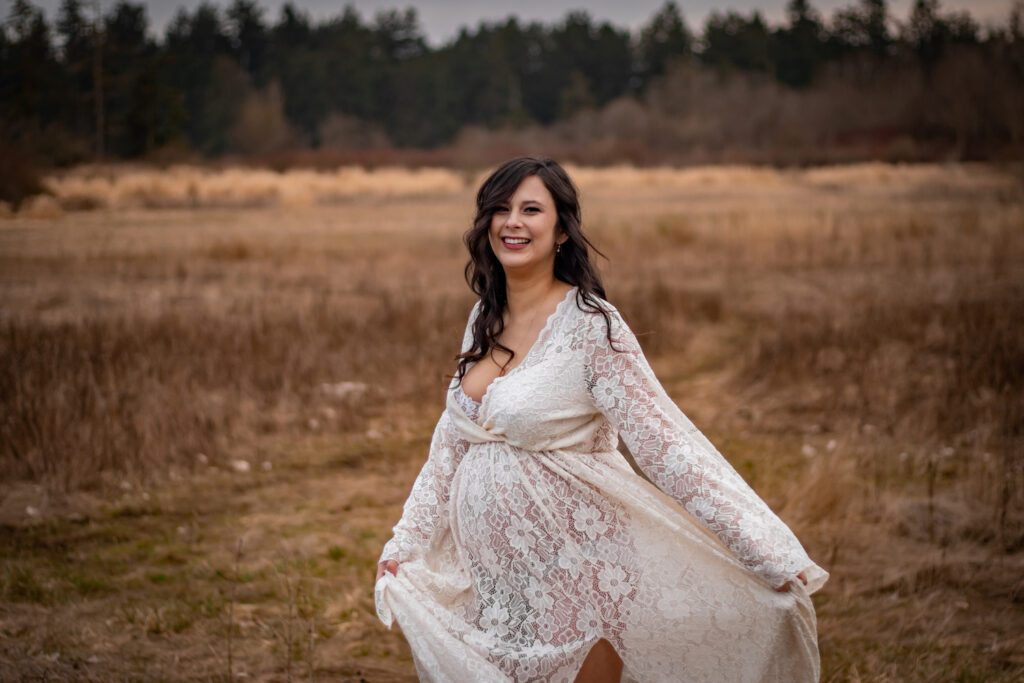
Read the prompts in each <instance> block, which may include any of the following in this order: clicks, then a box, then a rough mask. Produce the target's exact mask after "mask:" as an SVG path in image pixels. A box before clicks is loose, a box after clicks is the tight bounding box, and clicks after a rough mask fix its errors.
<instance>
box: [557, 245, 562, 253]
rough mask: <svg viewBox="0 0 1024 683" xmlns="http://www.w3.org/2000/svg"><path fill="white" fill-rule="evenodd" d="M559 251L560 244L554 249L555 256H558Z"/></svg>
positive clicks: (560, 249)
mask: <svg viewBox="0 0 1024 683" xmlns="http://www.w3.org/2000/svg"><path fill="white" fill-rule="evenodd" d="M560 251H562V245H561V244H559V245H558V246H557V247H555V254H558V253H559V252H560Z"/></svg>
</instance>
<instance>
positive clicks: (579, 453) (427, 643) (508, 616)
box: [374, 287, 828, 683]
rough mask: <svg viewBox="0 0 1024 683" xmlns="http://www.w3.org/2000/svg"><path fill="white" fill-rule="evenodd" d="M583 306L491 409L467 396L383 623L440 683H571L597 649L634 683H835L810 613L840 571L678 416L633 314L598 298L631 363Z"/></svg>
mask: <svg viewBox="0 0 1024 683" xmlns="http://www.w3.org/2000/svg"><path fill="white" fill-rule="evenodd" d="M577 293H578V289H577V288H576V287H573V288H572V289H571V290H569V292H567V294H566V297H565V298H564V299H563V300H562V301H561V302H560V303H559V305H558V307H557V308H556V309H555V311H554V312H553V313H552V314H551V316H550V317H549V318H548V320H547V322H546V324H545V326H544V328H543V329H542V330H541V333H540V335H539V336H538V338H537V341H536V342H535V343H534V345H533V347H532V348H531V349H530V350H529V351H528V352H527V355H526V357H525V358H523V360H522V361H521V362H520V363H519V364H518V365H516V366H515V367H513V368H512V369H511V370H510V371H509V372H508V373H507V374H506V375H503V376H500V377H498V378H496V379H495V380H494V381H493V382H492V383H491V385H490V386H489V387H488V388H487V391H486V392H485V394H484V396H483V397H482V400H481V402H480V403H479V404H476V402H474V401H473V400H472V399H471V398H470V397H468V396H466V395H465V393H464V392H462V391H460V390H459V388H458V386H457V384H456V382H455V380H453V381H452V383H451V385H450V386H449V391H448V394H447V398H448V400H447V402H446V406H445V409H444V411H443V413H442V414H441V417H440V419H439V420H438V423H437V426H436V428H435V430H434V434H433V437H432V439H431V444H430V449H429V452H428V455H427V461H426V463H425V464H424V466H423V468H422V469H421V471H420V473H419V475H418V476H417V478H416V481H415V482H414V484H413V486H412V490H411V492H410V494H409V497H408V499H407V500H406V502H405V505H404V507H403V512H402V516H401V519H400V520H399V521H398V523H397V524H396V525H395V526H394V528H393V537H392V538H391V539H390V540H389V541H388V542H387V543H386V544H385V546H384V549H383V552H382V554H381V557H380V560H381V561H383V560H387V559H396V560H399V562H400V567H399V570H398V574H397V576H396V575H392V574H390V573H389V572H385V574H384V575H383V576H382V577H381V578H380V579H379V580H378V581H377V584H376V587H375V591H374V597H375V604H376V609H377V614H378V617H379V618H380V619H381V621H382V622H383V623H384V624H385V625H387V626H388V627H389V628H390V627H391V625H392V623H393V621H397V622H398V623H399V625H400V626H401V628H402V632H403V635H404V636H405V638H406V640H407V641H408V642H409V645H410V648H411V650H412V653H413V659H414V663H415V666H416V669H417V672H418V674H419V677H420V680H421V681H452V682H456V681H516V682H518V681H566V682H571V681H572V680H573V679H574V678H575V675H576V673H577V672H578V670H579V668H580V666H581V664H582V662H583V659H584V658H585V657H586V655H587V653H588V652H589V650H590V647H591V646H593V644H594V643H595V642H596V640H597V639H598V638H606V639H608V640H609V641H610V642H611V643H612V645H613V646H614V647H615V649H616V651H617V652H618V654H619V656H620V657H622V659H623V662H624V671H623V681H626V682H627V683H628V682H630V681H645V682H646V681H679V680H686V681H715V682H716V683H717V682H720V681H778V682H780V683H781V682H782V681H786V682H793V681H817V680H818V677H819V655H818V645H817V632H816V619H815V613H814V607H813V604H812V603H811V600H810V595H811V594H812V593H814V592H815V591H817V590H819V589H820V588H821V587H822V585H824V583H825V582H826V581H827V579H828V572H826V571H825V570H824V569H822V568H821V567H819V566H818V565H817V564H816V563H814V562H813V561H812V560H811V559H810V558H809V557H808V555H807V553H806V551H805V550H804V548H803V547H802V545H801V544H800V542H799V541H798V540H797V538H796V537H795V535H794V534H793V533H792V531H791V530H790V529H789V527H788V526H787V525H786V524H785V523H784V522H783V521H782V520H781V519H780V518H779V517H778V516H777V515H776V514H775V513H774V512H772V510H771V509H770V508H769V506H768V505H767V504H766V503H765V502H764V501H763V500H762V499H761V498H760V497H759V496H758V495H757V494H756V493H755V492H754V490H753V489H752V488H751V487H750V486H749V485H748V484H747V483H746V482H745V481H744V480H743V479H742V477H741V476H740V475H739V474H738V473H737V472H736V470H735V469H734V468H733V467H732V466H731V465H730V464H729V462H728V461H727V460H726V459H725V458H724V457H723V456H722V455H721V454H720V453H719V452H718V451H717V450H716V449H715V447H714V446H713V445H712V444H711V443H710V441H708V439H707V438H706V437H704V435H703V434H702V433H701V432H700V431H699V430H698V429H697V428H696V427H695V426H694V425H693V423H692V422H690V420H689V419H688V418H687V417H686V416H685V415H684V414H683V412H682V411H681V410H680V409H679V408H678V406H676V404H675V403H674V402H673V401H672V400H671V398H670V397H669V396H668V395H667V393H666V392H665V390H664V389H663V388H662V386H661V384H660V383H659V382H658V380H657V378H656V377H655V375H654V373H653V371H652V370H651V368H650V366H649V365H648V363H647V361H646V359H645V357H644V355H643V352H642V350H641V348H640V345H639V342H638V341H637V339H636V337H635V336H634V334H633V332H632V331H631V330H630V329H629V327H628V326H627V325H626V323H625V321H624V320H623V318H622V316H621V315H620V314H619V312H618V310H616V309H615V307H614V306H612V305H611V304H610V303H608V302H607V301H605V300H603V299H599V298H597V299H596V301H597V302H598V303H599V304H600V305H601V306H602V307H603V308H604V309H605V310H606V312H607V313H608V315H609V318H610V320H611V324H612V326H611V336H612V338H613V340H614V349H613V348H612V346H611V345H610V344H609V342H608V338H607V326H606V324H605V319H604V317H603V316H602V315H601V314H600V313H598V312H593V311H590V310H581V309H580V307H579V306H578V305H577V298H578V297H577V296H576V295H577ZM478 311H479V302H478V303H477V304H476V305H474V307H473V310H472V311H471V313H470V316H469V321H468V322H467V325H466V330H465V333H464V335H463V344H462V349H463V350H464V351H465V350H467V349H468V348H469V346H470V345H471V342H472V337H471V329H472V322H473V319H474V318H475V316H476V315H477V313H478ZM617 435H621V436H622V438H623V440H624V441H625V443H626V445H627V446H628V447H629V450H630V452H631V453H632V454H633V456H634V459H635V460H636V462H637V464H638V465H639V467H640V468H641V469H642V470H643V471H644V473H645V474H646V475H647V476H648V477H650V479H651V480H652V481H653V482H654V483H655V484H656V485H657V488H655V487H654V486H651V484H650V483H648V482H647V481H644V480H643V478H641V477H638V476H637V475H636V474H635V473H634V472H633V471H632V469H631V468H630V466H629V464H628V463H627V462H626V460H625V459H624V458H623V457H622V456H621V455H620V454H619V453H618V451H617V450H616V445H617ZM800 571H803V572H804V573H805V575H806V577H807V579H808V584H807V586H804V585H803V584H802V583H801V582H800V580H799V579H797V578H796V575H797V574H798V573H799V572H800ZM786 581H791V582H792V589H791V590H790V591H788V592H777V591H775V590H773V587H776V586H780V585H781V584H783V583H785V582H786Z"/></svg>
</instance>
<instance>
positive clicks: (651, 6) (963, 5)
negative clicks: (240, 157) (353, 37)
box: [0, 0, 1012, 47]
mask: <svg viewBox="0 0 1024 683" xmlns="http://www.w3.org/2000/svg"><path fill="white" fill-rule="evenodd" d="M134 1H135V2H138V1H139V0H134ZM200 2H201V0H143V3H142V4H144V5H146V7H147V8H148V12H149V20H150V26H151V30H153V31H155V32H156V33H157V34H158V35H163V31H164V28H165V27H166V26H167V23H168V21H169V20H170V19H171V18H172V17H173V16H174V15H175V14H176V13H177V11H178V8H179V7H187V8H189V9H190V10H191V9H192V8H194V7H196V6H197V5H199V4H200ZM11 3H12V0H0V6H2V7H3V8H4V11H3V15H4V16H5V17H6V16H7V13H8V12H9V11H10V6H11ZM32 4H34V5H35V6H37V7H42V8H43V9H44V10H45V11H46V14H47V17H48V18H51V19H52V18H53V16H55V14H56V12H57V8H58V7H60V0H32ZM100 4H101V6H102V7H103V8H104V9H108V8H110V7H112V6H113V5H115V4H116V0H100ZM212 4H215V5H218V6H220V7H226V6H227V5H229V4H230V2H229V0H220V1H217V2H213V3H212ZM259 4H260V5H262V6H263V7H264V8H265V9H266V10H267V18H268V19H270V20H271V21H273V20H276V19H277V17H278V15H279V13H280V8H281V6H282V5H284V4H285V0H261V1H260V2H259ZM294 4H295V5H296V6H297V7H299V8H300V9H302V10H304V11H305V12H307V13H308V14H309V16H310V17H311V18H312V19H314V20H320V19H325V18H328V17H332V16H337V15H339V14H341V12H342V10H343V8H344V7H345V5H346V4H351V5H353V6H354V7H355V8H356V9H357V10H358V11H359V14H360V15H361V16H362V17H363V20H364V21H369V20H371V19H372V18H373V16H374V15H375V14H376V12H377V11H378V10H380V9H393V8H399V9H402V8H405V7H409V6H412V7H415V8H416V11H417V14H418V15H419V20H420V26H421V27H422V28H423V30H424V32H425V33H426V35H427V41H428V42H429V43H430V44H431V45H432V46H434V47H437V46H438V45H440V44H442V43H445V42H447V41H448V40H450V39H451V38H453V37H454V36H455V35H456V34H457V33H458V30H459V27H460V26H464V25H468V26H469V27H470V28H473V27H475V26H476V25H477V24H478V23H479V22H480V21H481V20H487V21H493V20H497V19H503V18H505V17H507V16H508V15H510V14H515V15H516V16H518V17H519V18H520V19H521V20H523V21H532V20H538V21H542V22H544V23H551V22H552V21H555V20H557V19H560V18H561V17H563V16H565V14H566V12H568V11H570V10H573V9H584V10H587V11H588V12H589V13H590V15H591V16H592V17H594V18H595V19H597V20H599V21H609V22H611V23H613V24H615V25H617V26H620V27H623V28H629V29H630V30H634V29H636V28H637V27H639V26H640V25H642V24H644V23H646V22H647V21H648V19H650V17H651V15H652V14H654V12H656V11H657V10H658V8H659V7H661V6H662V5H663V4H664V0H629V1H628V2H623V0H590V1H589V2H572V1H571V0H519V1H518V2H512V3H510V2H494V1H493V0H416V1H415V2H401V1H394V0H392V1H389V0H347V2H346V0H295V2H294ZM786 4H787V1H786V0H761V1H758V0H725V1H724V2H721V1H718V2H716V0H677V1H676V5H677V6H679V7H680V8H681V10H682V13H683V17H684V18H685V19H686V21H687V24H688V25H689V26H690V28H691V29H697V28H699V27H700V26H702V25H703V23H704V19H705V17H706V16H707V15H708V14H709V13H710V11H711V10H712V9H714V8H715V7H718V8H720V9H723V10H724V9H735V10H738V11H740V12H742V13H744V14H748V13H749V12H750V11H752V10H754V9H760V10H761V13H762V15H763V16H764V17H765V18H766V19H767V20H768V22H769V23H770V24H774V23H778V22H781V21H782V19H783V17H784V16H785V7H786ZM854 4H856V0H812V1H811V5H812V6H813V7H815V8H816V9H817V10H818V11H819V12H821V13H822V14H823V15H825V17H826V19H827V18H829V17H831V16H832V13H833V11H834V10H835V9H836V8H837V7H846V6H851V5H854ZM911 5H912V0H891V2H890V3H889V6H890V7H891V8H892V9H891V12H892V14H893V15H894V16H895V17H896V18H897V19H900V20H903V19H905V18H906V17H907V14H908V13H909V8H910V6H911ZM1011 5H1012V0H944V1H943V2H941V5H940V6H941V7H942V8H943V10H945V11H949V10H954V9H956V10H960V9H966V10H969V11H970V13H971V15H972V16H974V18H975V19H977V20H978V21H979V22H980V23H981V24H982V26H985V25H986V24H988V23H997V24H1002V25H1005V24H1006V22H1007V17H1009V14H1010V7H1011Z"/></svg>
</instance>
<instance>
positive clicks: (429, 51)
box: [0, 0, 1024, 165]
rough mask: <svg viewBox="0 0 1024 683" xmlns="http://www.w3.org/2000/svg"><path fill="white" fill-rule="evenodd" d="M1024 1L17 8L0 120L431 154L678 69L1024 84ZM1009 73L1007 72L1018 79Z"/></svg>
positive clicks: (147, 149) (186, 139)
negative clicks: (476, 132)
mask: <svg viewBox="0 0 1024 683" xmlns="http://www.w3.org/2000/svg"><path fill="white" fill-rule="evenodd" d="M1022 8H1024V3H1022V2H1020V0H1018V1H1017V2H1016V3H1015V4H1014V5H1013V9H1012V11H1011V12H1010V14H1009V16H1008V17H1007V22H1006V24H1005V25H1003V26H990V27H988V28H985V29H983V28H982V27H981V26H980V24H979V23H978V22H977V21H976V20H975V19H974V18H973V17H972V16H971V15H970V14H969V13H968V12H966V11H945V10H944V9H943V8H942V7H941V6H940V4H939V0H915V2H914V3H913V6H912V9H911V11H910V13H909V15H908V16H907V17H906V18H905V19H902V20H901V19H898V18H896V17H894V16H893V15H892V13H891V11H890V7H889V4H888V3H887V2H886V0H859V1H858V2H855V3H854V4H851V5H849V6H847V7H843V8H840V9H838V10H836V11H835V12H834V13H833V15H832V16H831V17H830V18H828V19H826V18H825V17H824V16H823V15H822V14H821V13H820V12H819V11H817V10H816V9H815V8H814V7H813V6H812V4H811V3H810V2H809V1H808V0H791V1H790V2H789V3H788V5H787V7H786V16H785V20H784V21H783V22H781V23H780V24H779V25H774V26H773V25H769V24H768V22H767V21H766V20H765V18H764V17H763V16H762V14H761V13H760V12H759V11H754V12H752V13H750V14H742V13H740V12H736V11H732V10H728V11H718V10H716V11H714V12H712V13H711V14H710V15H709V16H708V17H707V19H706V21H705V22H704V25H703V26H702V27H701V28H700V30H694V29H692V28H691V27H690V26H689V25H688V23H687V21H686V19H685V17H684V16H683V13H682V11H681V10H680V8H679V7H678V5H677V4H676V3H675V2H666V3H664V5H662V7H661V8H660V9H659V10H658V11H657V12H655V13H654V14H653V15H652V16H651V18H650V19H649V20H648V21H647V22H646V24H644V25H643V26H642V27H640V29H639V30H637V31H636V32H630V31H628V30H625V29H622V28H620V27H617V26H614V25H612V24H610V23H608V22H598V21H596V20H595V19H593V18H592V17H591V16H590V15H589V14H588V13H587V12H585V11H579V10H578V11H571V12H568V13H567V14H566V15H565V16H564V17H563V18H562V19H561V20H559V21H557V22H554V23H552V24H550V25H546V24H544V23H540V22H528V23H524V22H522V21H520V20H518V19H516V18H514V17H509V18H508V19H505V20H501V21H493V22H487V21H484V22H480V23H479V24H478V25H477V26H476V27H475V28H466V27H463V28H462V29H461V30H460V31H459V33H458V35H457V36H455V37H454V38H453V39H451V40H450V41H448V42H447V43H446V44H444V45H442V46H440V47H437V48H431V47H430V46H429V45H428V44H427V42H426V40H425V36H424V33H423V30H422V28H421V26H420V24H419V19H418V16H417V13H416V10H415V9H413V8H407V9H404V10H399V9H391V10H385V11H380V12H378V13H377V14H376V15H375V16H374V17H373V18H372V19H364V18H363V17H361V16H360V15H359V13H358V12H357V11H356V10H355V8H353V7H352V6H351V5H346V6H345V8H344V9H343V11H342V12H341V13H340V14H339V15H338V16H335V17H333V18H329V19H326V20H321V21H313V20H311V19H310V18H309V16H308V15H307V14H305V13H304V12H302V11H301V10H300V9H299V8H298V7H296V6H295V5H294V4H292V3H288V4H286V5H284V6H283V8H282V9H281V11H280V14H279V16H277V17H276V19H270V18H268V16H267V12H266V11H265V10H264V8H262V7H261V6H260V5H259V4H258V3H257V2H255V1H254V0H233V2H231V3H230V4H229V5H228V6H227V7H226V8H224V9H221V8H220V7H218V6H216V5H213V4H201V5H199V6H198V7H196V8H195V9H194V10H192V11H191V12H190V11H187V10H185V9H180V10H179V11H178V13H177V15H176V16H175V17H174V19H173V20H172V21H171V22H170V24H169V25H168V26H167V28H166V31H165V32H164V34H163V36H161V37H158V38H154V37H153V36H152V35H151V34H150V30H149V29H150V27H149V20H148V17H147V14H146V8H145V6H144V5H142V4H138V3H133V2H129V1H125V0H122V1H121V2H118V3H117V4H116V5H114V6H112V7H110V8H109V9H108V10H107V11H105V12H103V11H101V10H100V9H99V3H92V2H89V3H87V2H83V1H82V0H64V1H63V2H62V4H61V6H60V8H59V10H58V11H57V13H56V16H55V17H54V19H53V21H52V22H50V21H48V19H47V17H46V16H45V14H44V13H43V12H42V11H41V10H40V9H39V8H37V7H35V6H34V5H33V4H32V3H31V2H29V1H28V0H15V1H14V2H13V4H12V6H11V9H10V12H9V14H8V16H7V17H6V20H5V22H4V25H3V30H2V31H0V122H2V123H0V125H2V130H0V132H2V134H3V135H4V136H5V137H6V138H7V139H8V140H20V141H22V143H23V144H25V145H26V146H27V147H29V148H31V149H32V150H33V152H34V153H35V154H36V155H37V156H38V157H39V158H41V159H43V160H45V161H46V162H47V163H52V164H57V165H62V164H71V163H76V162H80V161H83V160H88V159H94V158H98V157H99V158H103V157H109V158H125V159H131V158H145V157H147V156H150V155H152V154H154V153H156V152H158V151H159V150H161V149H166V148H168V147H175V146H176V147H178V148H184V149H189V150H194V151H195V152H198V153H200V154H202V155H205V156H209V157H215V156H218V155H222V154H225V153H240V154H248V153H260V152H265V151H268V150H273V149H283V148H312V149H316V148H325V147H326V148H331V147H358V146H370V145H393V146H397V147H414V148H426V149H430V148H435V147H438V146H442V145H445V144H448V143H450V142H451V141H452V139H453V138H454V137H455V136H456V135H457V134H458V132H459V131H460V130H461V129H463V128H464V127H466V126H480V127H485V128H498V127H510V126H511V127H515V126H525V125H540V126H547V125H551V124H554V123H556V122H560V121H565V120H568V119H569V118H571V117H573V116H574V115H576V114H577V113H578V112H580V111H582V110H586V109H595V108H600V107H602V106H604V105H606V104H608V103H609V102H611V101H613V100H616V99H617V98H622V97H629V96H632V97H641V96H643V95H644V93H645V92H646V91H648V89H649V88H650V87H651V84H652V83H655V82H657V81H658V80H659V79H661V78H662V77H663V76H664V75H665V74H666V71H667V70H668V69H669V68H670V66H671V65H672V64H673V63H680V62H686V63H689V64H692V65H697V66H699V67H700V68H701V69H703V70H706V71H710V72H714V73H717V74H721V75H723V76H724V75H727V74H735V73H757V74H762V75H766V76H768V77H770V78H772V79H774V81H776V82H777V83H778V84H780V85H782V86H784V87H785V88H788V89H795V90H807V89H813V88H814V87H815V84H816V82H817V80H818V79H819V77H820V75H821V74H822V72H823V71H824V70H825V69H827V68H828V69H832V70H834V69H835V67H836V66H837V65H840V66H842V65H849V66H848V68H850V69H855V70H857V72H858V73H860V74H864V77H865V78H871V77H873V76H875V75H878V74H884V73H885V72H886V70H888V69H895V68H897V67H898V68H900V69H905V68H906V65H907V64H913V65H914V66H915V68H916V69H918V70H919V71H920V73H921V74H922V77H923V78H925V79H927V78H928V77H929V74H930V73H931V72H932V71H933V70H934V69H935V68H936V65H938V64H940V63H941V61H942V59H943V57H944V55H946V54H947V53H948V52H949V51H951V50H970V51H973V52H976V53H978V54H979V55H981V56H982V58H983V60H987V61H988V62H991V63H998V64H999V65H1000V69H1002V70H1003V71H1005V72H1007V73H1010V74H1011V75H1012V76H1011V86H1013V85H1015V86H1016V87H1021V84H1022V83H1024V53H1022V46H1024V37H1022V16H1024V11H1022ZM1013 79H1016V80H1013Z"/></svg>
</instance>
